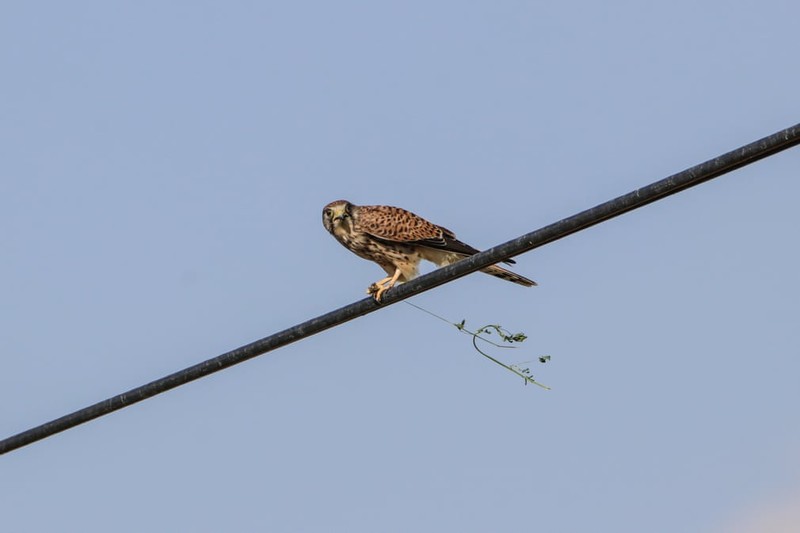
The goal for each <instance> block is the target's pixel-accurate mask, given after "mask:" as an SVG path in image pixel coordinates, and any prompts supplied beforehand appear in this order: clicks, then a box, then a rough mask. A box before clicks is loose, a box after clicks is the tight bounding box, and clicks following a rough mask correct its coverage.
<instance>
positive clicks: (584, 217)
mask: <svg viewBox="0 0 800 533" xmlns="http://www.w3.org/2000/svg"><path fill="white" fill-rule="evenodd" d="M799 143H800V124H796V125H794V126H792V127H790V128H786V129H785V130H782V131H779V132H777V133H774V134H772V135H770V136H768V137H764V138H763V139H760V140H758V141H755V142H753V143H750V144H748V145H745V146H742V147H741V148H737V149H736V150H733V151H731V152H728V153H726V154H723V155H721V156H719V157H715V158H714V159H711V160H709V161H706V162H705V163H701V164H699V165H697V166H694V167H692V168H689V169H687V170H684V171H683V172H679V173H677V174H674V175H672V176H669V177H668V178H665V179H662V180H660V181H657V182H655V183H651V184H650V185H647V186H645V187H642V188H640V189H637V190H635V191H632V192H630V193H628V194H625V195H623V196H620V197H618V198H614V199H613V200H609V201H608V202H604V203H602V204H600V205H597V206H595V207H592V208H591V209H587V210H586V211H582V212H580V213H578V214H576V215H573V216H571V217H568V218H565V219H563V220H560V221H558V222H555V223H553V224H550V225H548V226H545V227H543V228H541V229H538V230H536V231H533V232H531V233H527V234H525V235H522V236H521V237H518V238H516V239H514V240H511V241H508V242H506V243H504V244H501V245H498V246H495V247H494V248H490V249H489V250H486V251H485V252H481V253H479V254H476V255H473V256H472V257H470V258H468V259H465V260H463V261H459V262H458V263H455V264H452V265H449V266H446V267H444V268H440V269H438V270H435V271H434V272H431V273H429V274H426V275H424V276H421V277H419V278H417V279H415V280H412V281H410V282H408V283H406V284H404V285H401V286H399V287H396V288H394V289H392V290H391V291H389V292H387V293H386V296H384V298H383V301H382V302H381V303H380V304H378V303H376V302H375V300H374V299H373V298H365V299H363V300H360V301H358V302H355V303H352V304H350V305H347V306H345V307H342V308H340V309H336V310H335V311H331V312H329V313H326V314H324V315H322V316H319V317H317V318H313V319H311V320H308V321H306V322H303V323H302V324H298V325H296V326H293V327H291V328H288V329H285V330H283V331H281V332H278V333H275V334H273V335H270V336H269V337H265V338H263V339H260V340H257V341H255V342H252V343H250V344H247V345H245V346H242V347H240V348H236V349H235V350H231V351H230V352H227V353H224V354H222V355H220V356H217V357H214V358H212V359H208V360H207V361H203V362H202V363H198V364H196V365H193V366H190V367H188V368H185V369H183V370H180V371H178V372H175V373H174V374H170V375H168V376H166V377H163V378H160V379H157V380H155V381H152V382H150V383H148V384H146V385H142V386H140V387H136V388H135V389H131V390H129V391H128V392H124V393H122V394H118V395H117V396H113V397H111V398H108V399H107V400H103V401H101V402H98V403H96V404H94V405H90V406H89V407H85V408H83V409H79V410H78V411H75V412H73V413H70V414H68V415H65V416H62V417H61V418H57V419H55V420H52V421H50V422H47V423H44V424H42V425H40V426H36V427H34V428H31V429H29V430H27V431H23V432H22V433H18V434H17V435H13V436H11V437H8V438H6V439H4V440H2V441H0V454H4V453H7V452H10V451H12V450H15V449H17V448H21V447H22V446H26V445H28V444H31V443H33V442H36V441H38V440H41V439H44V438H46V437H49V436H51V435H54V434H56V433H59V432H61V431H64V430H66V429H70V428H73V427H75V426H77V425H79V424H83V423H84V422H88V421H90V420H93V419H95V418H98V417H101V416H103V415H107V414H109V413H111V412H113V411H116V410H118V409H122V408H123V407H127V406H129V405H132V404H134V403H137V402H140V401H142V400H146V399H147V398H150V397H151V396H155V395H156V394H160V393H162V392H166V391H168V390H170V389H174V388H175V387H178V386H180V385H183V384H185V383H188V382H190V381H194V380H196V379H200V378H202V377H204V376H207V375H209V374H213V373H214V372H218V371H220V370H222V369H224V368H227V367H229V366H233V365H235V364H238V363H241V362H243V361H247V360H248V359H252V358H253V357H256V356H258V355H262V354H264V353H266V352H269V351H272V350H275V349H277V348H281V347H283V346H286V345H287V344H290V343H292V342H295V341H298V340H300V339H303V338H305V337H309V336H311V335H314V334H316V333H319V332H321V331H325V330H326V329H329V328H332V327H334V326H338V325H340V324H343V323H345V322H348V321H350V320H353V319H354V318H358V317H360V316H362V315H366V314H367V313H371V312H373V311H377V310H378V309H380V308H381V307H385V306H387V305H391V304H393V303H396V302H399V301H401V300H405V299H406V298H409V297H411V296H414V295H416V294H420V293H422V292H425V291H428V290H430V289H433V288H434V287H438V286H439V285H442V284H444V283H447V282H450V281H453V280H454V279H458V278H460V277H462V276H466V275H467V274H471V273H472V272H475V271H477V270H480V269H482V268H485V267H488V266H489V265H492V264H494V263H498V262H500V261H503V260H505V259H508V258H510V257H513V256H516V255H519V254H521V253H524V252H528V251H530V250H533V249H534V248H538V247H539V246H543V245H545V244H548V243H551V242H553V241H555V240H558V239H561V238H563V237H566V236H568V235H571V234H572V233H575V232H577V231H580V230H583V229H586V228H588V227H590V226H593V225H595V224H599V223H600V222H603V221H605V220H608V219H610V218H613V217H616V216H619V215H621V214H623V213H626V212H628V211H632V210H633V209H637V208H639V207H642V206H645V205H647V204H649V203H651V202H655V201H656V200H660V199H662V198H665V197H667V196H669V195H672V194H675V193H677V192H680V191H683V190H684V189H688V188H689V187H693V186H695V185H699V184H700V183H703V182H705V181H708V180H711V179H713V178H716V177H719V176H721V175H723V174H726V173H728V172H730V171H732V170H736V169H738V168H741V167H743V166H745V165H749V164H750V163H754V162H756V161H758V160H760V159H764V158H765V157H769V156H771V155H773V154H776V153H778V152H780V151H782V150H785V149H787V148H791V147H792V146H795V145H797V144H799Z"/></svg>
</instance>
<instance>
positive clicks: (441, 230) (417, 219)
mask: <svg viewBox="0 0 800 533" xmlns="http://www.w3.org/2000/svg"><path fill="white" fill-rule="evenodd" d="M357 209H358V222H357V223H358V229H360V230H361V231H363V232H365V233H368V234H369V235H371V236H372V237H373V238H375V239H378V240H380V241H388V242H401V243H406V244H416V245H419V246H427V247H429V248H435V249H438V250H443V251H448V252H454V253H457V254H463V255H465V256H469V255H474V254H477V253H478V252H480V250H478V249H476V248H473V247H472V246H470V245H469V244H466V243H464V242H461V241H459V240H458V239H456V235H455V233H453V232H452V231H450V230H449V229H447V228H445V227H443V226H437V225H436V224H434V223H432V222H428V221H427V220H425V219H424V218H422V217H421V216H419V215H415V214H414V213H412V212H411V211H406V210H405V209H401V208H399V207H391V206H388V205H370V206H360V207H358V208H357ZM505 262H506V263H512V264H513V263H514V261H512V260H510V259H509V260H508V261H505Z"/></svg>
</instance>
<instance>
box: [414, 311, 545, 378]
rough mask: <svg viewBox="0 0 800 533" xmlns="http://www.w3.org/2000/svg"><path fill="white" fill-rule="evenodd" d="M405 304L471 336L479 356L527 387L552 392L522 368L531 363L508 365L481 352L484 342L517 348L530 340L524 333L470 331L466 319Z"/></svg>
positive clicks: (498, 328) (495, 327) (542, 358)
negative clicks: (452, 318) (454, 319)
mask: <svg viewBox="0 0 800 533" xmlns="http://www.w3.org/2000/svg"><path fill="white" fill-rule="evenodd" d="M405 303H407V304H408V305H410V306H411V307H415V308H417V309H419V310H420V311H423V312H425V313H428V314H429V315H431V316H433V317H436V318H438V319H439V320H442V321H444V322H447V323H448V324H451V325H453V326H455V327H456V328H457V329H458V331H460V332H462V333H465V334H467V335H471V336H472V346H473V347H474V348H475V350H476V351H477V352H478V353H479V354H481V355H482V356H484V357H485V358H487V359H488V360H490V361H492V362H493V363H495V364H498V365H500V366H502V367H503V368H505V369H506V370H508V371H509V372H513V373H514V374H516V375H517V376H519V377H521V378H522V379H523V380H524V382H525V385H527V384H528V383H530V384H532V385H536V386H538V387H541V388H543V389H546V390H550V387H548V386H547V385H544V384H542V383H539V382H538V381H536V380H535V379H534V377H533V373H532V372H531V369H530V367H528V366H521V365H527V364H528V363H530V361H525V362H523V363H520V364H518V365H517V364H511V365H508V364H506V363H504V362H502V361H500V360H499V359H497V358H495V357H492V356H491V355H489V354H488V353H486V352H485V351H483V350H481V349H480V347H479V346H478V341H483V342H485V343H487V344H490V345H492V346H494V347H496V348H502V349H508V348H516V346H511V345H512V344H514V343H520V342H523V341H525V339H527V338H528V336H527V335H525V334H524V333H521V332H520V333H511V332H509V331H508V330H506V329H504V328H503V327H502V326H500V325H499V324H487V325H485V326H482V327H480V328H478V329H477V330H475V331H470V330H469V329H467V328H466V323H467V321H466V319H464V320H462V321H461V322H450V321H449V320H447V319H446V318H444V317H441V316H439V315H437V314H436V313H432V312H431V311H428V310H427V309H425V308H423V307H420V306H418V305H416V304H412V303H411V302H408V301H406V302H405ZM492 334H495V335H497V337H499V338H500V342H504V343H506V344H499V343H497V342H494V341H492V340H490V339H487V338H486V336H488V335H492ZM549 360H550V356H549V355H542V356H540V357H539V358H538V362H539V363H542V364H544V363H547V362H548V361H549Z"/></svg>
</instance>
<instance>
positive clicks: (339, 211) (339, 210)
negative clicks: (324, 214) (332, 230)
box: [331, 205, 347, 222]
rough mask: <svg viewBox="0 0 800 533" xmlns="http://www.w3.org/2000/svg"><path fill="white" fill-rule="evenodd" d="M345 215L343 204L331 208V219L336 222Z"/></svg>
mask: <svg viewBox="0 0 800 533" xmlns="http://www.w3.org/2000/svg"><path fill="white" fill-rule="evenodd" d="M346 215H347V213H346V212H345V209H344V206H343V205H341V206H336V207H334V208H333V216H332V217H331V219H332V220H333V221H334V222H336V221H337V220H344V217H345V216H346Z"/></svg>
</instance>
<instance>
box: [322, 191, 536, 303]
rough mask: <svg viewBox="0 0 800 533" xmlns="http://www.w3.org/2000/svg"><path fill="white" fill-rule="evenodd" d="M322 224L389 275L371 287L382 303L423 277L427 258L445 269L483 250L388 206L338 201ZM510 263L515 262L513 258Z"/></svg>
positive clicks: (510, 277) (521, 281)
mask: <svg viewBox="0 0 800 533" xmlns="http://www.w3.org/2000/svg"><path fill="white" fill-rule="evenodd" d="M322 224H323V225H324V226H325V229H326V230H328V232H329V233H330V234H331V235H333V237H334V238H335V239H336V240H337V241H339V242H340V243H341V244H342V245H343V246H344V247H345V248H347V249H348V250H350V251H351V252H353V253H354V254H356V255H357V256H359V257H363V258H364V259H367V260H369V261H374V262H375V263H377V264H378V265H379V266H380V267H381V268H382V269H383V270H385V271H386V274H388V276H387V277H385V278H383V279H381V280H379V281H376V282H375V283H373V284H372V285H370V286H369V288H368V289H367V294H371V295H372V296H373V297H374V298H375V300H376V301H378V302H380V301H381V297H382V296H383V293H384V292H386V291H387V290H389V289H390V288H392V287H393V286H394V285H395V284H396V283H397V282H406V281H410V280H412V279H414V278H415V277H417V276H418V275H419V264H420V261H422V260H423V259H425V260H426V261H430V262H432V263H434V264H436V265H437V266H440V267H442V266H445V265H449V264H451V263H455V262H456V261H459V260H461V259H464V258H465V257H469V256H471V255H475V254H477V253H478V252H479V251H480V250H477V249H475V248H473V247H472V246H470V245H469V244H465V243H463V242H461V241H459V240H458V239H456V235H455V233H453V232H452V231H450V230H449V229H447V228H445V227H442V226H437V225H436V224H433V223H431V222H428V221H427V220H425V219H424V218H422V217H421V216H418V215H415V214H414V213H412V212H411V211H406V210H405V209H401V208H399V207H392V206H388V205H353V204H351V203H350V202H348V201H347V200H337V201H335V202H331V203H329V204H328V205H326V206H325V208H324V209H323V210H322ZM504 262H505V263H508V264H513V263H514V261H512V260H510V259H509V260H507V261H504ZM481 272H485V273H487V274H491V275H492V276H495V277H498V278H501V279H504V280H507V281H511V282H513V283H516V284H518V285H522V286H524V287H532V286H534V285H536V282H535V281H533V280H530V279H528V278H526V277H523V276H520V275H519V274H515V273H513V272H511V271H509V270H506V269H505V268H503V267H500V266H497V265H492V266H489V267H486V268H484V269H482V270H481Z"/></svg>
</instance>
